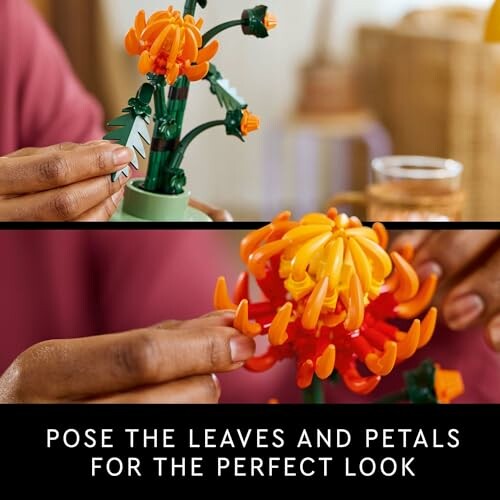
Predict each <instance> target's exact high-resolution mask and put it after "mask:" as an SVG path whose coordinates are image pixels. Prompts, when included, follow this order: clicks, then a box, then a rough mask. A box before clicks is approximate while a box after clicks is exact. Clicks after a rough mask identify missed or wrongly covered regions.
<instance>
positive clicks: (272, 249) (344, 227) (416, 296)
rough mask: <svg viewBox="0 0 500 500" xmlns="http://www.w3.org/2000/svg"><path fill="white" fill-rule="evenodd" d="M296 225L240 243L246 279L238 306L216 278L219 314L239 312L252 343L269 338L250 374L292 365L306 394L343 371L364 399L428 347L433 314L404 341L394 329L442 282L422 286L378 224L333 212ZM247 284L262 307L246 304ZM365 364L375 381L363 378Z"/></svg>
mask: <svg viewBox="0 0 500 500" xmlns="http://www.w3.org/2000/svg"><path fill="white" fill-rule="evenodd" d="M290 217H291V214H290V213H283V214H281V215H279V216H278V217H277V218H276V219H275V220H274V221H273V222H272V223H271V224H270V225H268V226H265V227H264V228H262V229H260V230H258V231H255V232H253V233H251V234H249V235H248V236H247V237H246V238H245V239H244V240H243V241H242V244H241V257H242V260H243V262H244V263H245V264H246V266H247V269H248V271H246V272H245V273H243V274H242V275H241V277H240V280H239V282H238V285H237V288H236V294H235V297H234V302H233V301H232V300H231V299H230V297H229V294H228V290H227V285H226V282H225V279H224V278H220V279H219V281H218V283H217V286H216V290H215V296H214V304H215V308H216V309H219V310H220V309H233V310H235V311H236V319H235V327H236V328H238V329H239V330H240V331H242V332H243V333H245V334H246V335H249V336H257V335H267V337H268V340H269V344H270V346H269V349H268V351H267V353H266V354H264V355H263V356H259V357H256V358H253V359H251V360H250V361H249V362H248V363H247V365H246V367H247V369H249V370H251V371H255V372H261V371H265V370H267V369H269V368H271V367H272V366H273V365H274V364H275V363H276V362H278V361H280V360H283V359H285V358H294V359H295V360H296V363H297V385H298V386H299V387H300V388H302V389H305V388H307V387H309V386H310V385H311V383H312V380H313V377H314V375H316V376H317V377H318V378H320V379H322V380H324V379H327V378H329V377H330V376H331V375H332V373H333V371H334V369H337V371H338V372H339V374H340V376H341V377H342V379H343V380H344V383H345V384H346V385H347V387H348V388H349V389H350V390H351V391H353V392H355V393H357V394H368V393H370V392H371V391H373V390H374V389H375V387H376V386H377V385H378V383H379V382H380V380H381V378H382V377H383V376H386V375H388V374H389V373H390V372H391V371H392V370H393V368H394V366H395V365H396V364H397V363H400V362H402V361H404V360H406V359H408V358H410V357H411V356H413V354H414V353H415V352H416V350H417V349H418V348H421V347H423V346H425V345H426V344H427V343H428V342H429V341H430V339H431V337H432V335H433V332H434V328H435V324H436V318H437V311H436V309H430V311H429V312H428V313H427V315H426V317H425V318H424V319H423V321H420V320H418V319H415V320H414V321H413V323H412V325H411V327H410V329H409V330H408V331H407V332H404V331H401V330H399V329H398V328H397V327H396V326H394V325H393V324H391V320H393V319H397V318H404V319H413V318H416V317H418V316H419V315H420V314H421V313H423V312H424V311H425V309H426V308H427V307H428V305H429V304H430V302H431V300H432V297H433V295H434V292H435V289H436V285H437V278H436V277H435V276H431V277H429V278H428V279H427V280H425V281H424V282H423V283H420V281H419V278H418V276H417V274H416V272H415V270H414V269H413V267H412V266H411V264H410V261H411V259H412V257H413V255H412V252H411V249H408V248H407V249H405V250H404V251H403V252H402V254H400V253H397V252H392V253H391V254H389V253H387V251H386V250H385V248H386V246H387V244H388V235H387V232H386V230H385V228H384V226H383V225H381V224H375V225H374V226H373V228H369V227H363V226H362V224H361V222H360V221H359V219H357V218H355V217H348V216H347V215H345V214H338V213H337V211H336V210H334V209H333V210H330V211H329V213H328V214H327V215H324V214H310V215H307V216H306V217H304V218H303V219H302V220H300V221H298V222H296V221H292V220H290ZM250 275H252V276H253V277H254V278H255V279H256V281H257V284H258V285H259V287H260V289H261V290H262V292H263V294H264V296H265V300H264V301H263V302H259V303H251V302H250V301H249V279H250ZM360 364H361V365H363V366H364V371H368V372H371V375H368V376H362V375H361V373H360V371H359V365H360Z"/></svg>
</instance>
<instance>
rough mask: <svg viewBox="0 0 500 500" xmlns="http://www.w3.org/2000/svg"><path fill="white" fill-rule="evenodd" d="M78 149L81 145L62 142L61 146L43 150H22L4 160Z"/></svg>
mask: <svg viewBox="0 0 500 500" xmlns="http://www.w3.org/2000/svg"><path fill="white" fill-rule="evenodd" d="M78 147H81V144H75V143H74V142H63V143H61V144H54V145H53V146H48V147H45V148H23V149H19V150H18V151H14V152H12V153H10V154H8V155H7V156H6V158H22V157H23V156H33V155H41V154H46V153H57V152H61V151H72V150H73V149H76V148H78Z"/></svg>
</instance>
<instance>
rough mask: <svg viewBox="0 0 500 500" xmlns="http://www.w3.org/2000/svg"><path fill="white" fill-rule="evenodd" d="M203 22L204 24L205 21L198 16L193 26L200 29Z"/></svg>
mask: <svg viewBox="0 0 500 500" xmlns="http://www.w3.org/2000/svg"><path fill="white" fill-rule="evenodd" d="M203 24H205V21H204V20H203V19H202V18H201V17H200V19H198V21H197V22H196V24H195V26H196V27H197V28H198V29H199V30H200V31H201V29H202V28H203Z"/></svg>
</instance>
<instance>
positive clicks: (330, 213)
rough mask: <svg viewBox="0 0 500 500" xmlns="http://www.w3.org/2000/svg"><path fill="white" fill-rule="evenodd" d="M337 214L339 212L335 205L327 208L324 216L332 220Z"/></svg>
mask: <svg viewBox="0 0 500 500" xmlns="http://www.w3.org/2000/svg"><path fill="white" fill-rule="evenodd" d="M338 214H339V211H338V210H337V209H336V208H335V207H330V208H329V209H328V212H327V213H326V216H327V217H328V218H329V219H332V220H333V221H335V218H336V217H337V215H338Z"/></svg>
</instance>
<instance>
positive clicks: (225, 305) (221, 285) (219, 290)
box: [214, 277, 236, 311]
mask: <svg viewBox="0 0 500 500" xmlns="http://www.w3.org/2000/svg"><path fill="white" fill-rule="evenodd" d="M214 306H215V309H216V310H217V311H224V310H230V311H236V304H234V303H233V301H232V300H231V298H230V297H229V293H228V291H227V283H226V279H225V278H223V277H220V278H219V279H218V280H217V284H216V285H215V292H214Z"/></svg>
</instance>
